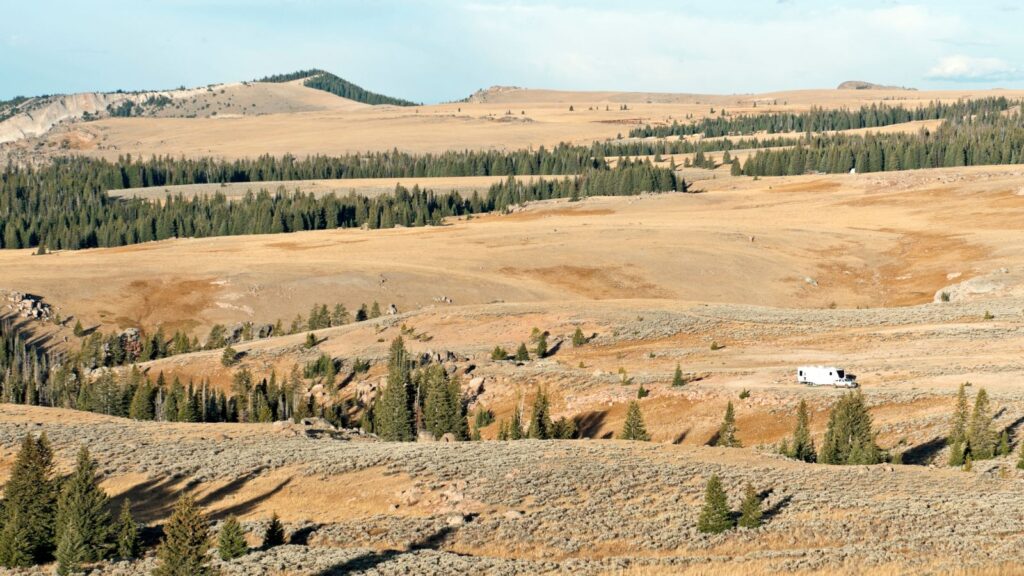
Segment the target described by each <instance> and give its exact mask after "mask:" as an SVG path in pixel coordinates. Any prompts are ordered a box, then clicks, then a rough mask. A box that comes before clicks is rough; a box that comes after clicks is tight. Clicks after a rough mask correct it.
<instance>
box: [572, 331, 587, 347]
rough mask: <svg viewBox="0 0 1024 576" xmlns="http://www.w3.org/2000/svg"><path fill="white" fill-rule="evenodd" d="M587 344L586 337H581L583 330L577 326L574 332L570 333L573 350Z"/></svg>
mask: <svg viewBox="0 0 1024 576" xmlns="http://www.w3.org/2000/svg"><path fill="white" fill-rule="evenodd" d="M586 343H587V337H586V336H584V335H583V330H581V329H580V327H579V326H577V327H576V331H575V332H573V333H572V345H573V347H574V348H579V347H580V346H583V345H584V344H586Z"/></svg>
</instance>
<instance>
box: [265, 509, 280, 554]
mask: <svg viewBox="0 0 1024 576" xmlns="http://www.w3.org/2000/svg"><path fill="white" fill-rule="evenodd" d="M282 544H284V526H283V525H282V524H281V519H280V518H278V517H277V512H275V513H274V514H273V516H271V517H270V524H267V530H266V531H265V532H264V533H263V549H264V550H270V549H271V548H273V547H275V546H280V545H282Z"/></svg>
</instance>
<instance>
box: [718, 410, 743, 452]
mask: <svg viewBox="0 0 1024 576" xmlns="http://www.w3.org/2000/svg"><path fill="white" fill-rule="evenodd" d="M715 446H724V447H726V448H739V447H740V446H742V444H741V443H740V441H739V438H736V414H735V413H734V411H733V407H732V400H730V401H729V403H728V404H726V406H725V417H724V418H722V425H721V426H719V427H718V438H717V440H716V441H715Z"/></svg>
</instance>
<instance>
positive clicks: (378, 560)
mask: <svg viewBox="0 0 1024 576" xmlns="http://www.w3.org/2000/svg"><path fill="white" fill-rule="evenodd" d="M453 531H454V529H453V528H452V527H451V526H445V527H444V528H441V529H440V530H438V531H436V532H434V533H433V534H430V535H428V536H427V537H426V538H423V539H422V540H418V541H416V542H413V543H412V544H411V545H410V546H409V549H408V550H404V551H403V550H382V551H377V552H369V553H367V554H362V555H360V556H356V557H355V558H352V559H351V560H346V561H344V562H341V563H339V564H335V565H334V566H331V567H329V568H326V569H324V570H321V571H320V572H317V573H316V575H315V576H342V575H345V574H351V573H352V572H353V571H356V570H371V569H373V568H376V567H378V566H380V565H381V564H384V563H386V562H388V561H390V560H393V559H395V558H398V557H399V556H401V555H403V554H407V553H408V552H412V551H415V550H437V549H439V548H440V547H441V546H442V545H444V542H445V541H446V540H447V539H448V537H449V536H450V535H451V533H452V532H453Z"/></svg>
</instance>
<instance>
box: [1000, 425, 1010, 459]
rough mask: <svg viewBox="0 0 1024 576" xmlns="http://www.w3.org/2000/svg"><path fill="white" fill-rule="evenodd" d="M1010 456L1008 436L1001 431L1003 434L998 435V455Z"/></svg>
mask: <svg viewBox="0 0 1024 576" xmlns="http://www.w3.org/2000/svg"><path fill="white" fill-rule="evenodd" d="M1009 454H1010V435H1009V434H1008V433H1007V432H1006V430H1003V433H1002V434H1000V435H999V455H1000V456H1007V455H1009Z"/></svg>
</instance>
